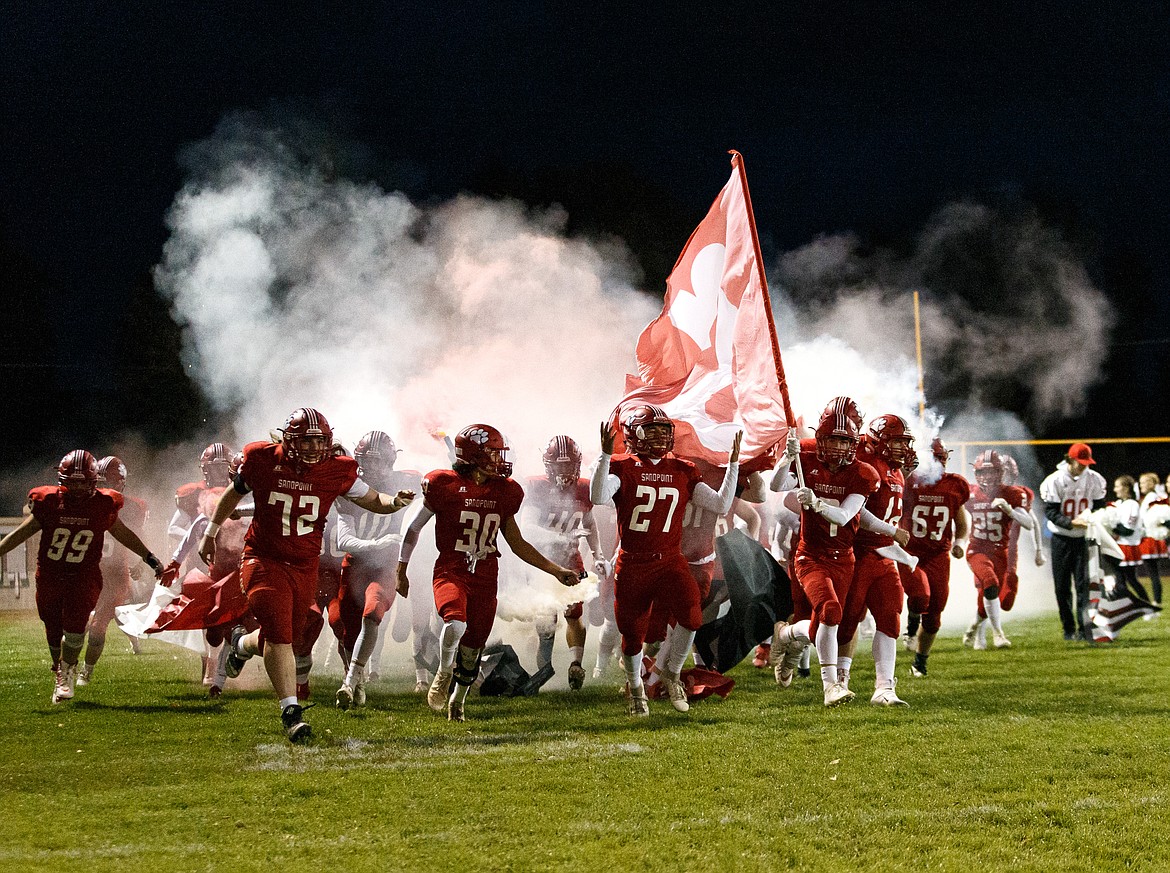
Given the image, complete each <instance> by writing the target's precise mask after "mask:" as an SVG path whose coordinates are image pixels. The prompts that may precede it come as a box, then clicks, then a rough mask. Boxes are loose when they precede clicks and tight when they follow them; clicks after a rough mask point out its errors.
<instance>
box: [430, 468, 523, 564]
mask: <svg viewBox="0 0 1170 873" xmlns="http://www.w3.org/2000/svg"><path fill="white" fill-rule="evenodd" d="M422 492H423V502H424V503H425V504H426V507H427V508H428V509H429V510H431V512H433V513H434V514H435V546H436V547H437V548H438V550H439V557H438V558H437V559H436V561H435V575H436V576H439V575H440V574H442V573H445V572H446V573H455V574H458V575H461V576H467V575H469V574H471V562H470V561H469V558H470V557H471V556H475V571H474V576H475V579H476V580H477V581H482V582H484V583H488V584H492V585H494V584H495V582H496V578H497V576H498V574H499V563H500V552H499V549H497V548H496V536H497V535H498V534H499V532H500V528H501V527H503V526H504V524H505V522H507V520H508V519H509V518H512V517H513V516H515V515H516V513H517V512H519V511H520V503H521V502H522V501H523V500H524V489H523V488H521V487H520V483H519V482H516V481H515V480H513V479H499V478H491V479H488V480H487V481H486V482H484V483H483V484H482V485H476V484H475V482H474V481H473V480H472V479H471V478H470V477H467V476H460V475H459V474H458V473H456V472H455V471H454V470H432V471H431V472H429V473H427V474H426V476H424V477H423V481H422Z"/></svg>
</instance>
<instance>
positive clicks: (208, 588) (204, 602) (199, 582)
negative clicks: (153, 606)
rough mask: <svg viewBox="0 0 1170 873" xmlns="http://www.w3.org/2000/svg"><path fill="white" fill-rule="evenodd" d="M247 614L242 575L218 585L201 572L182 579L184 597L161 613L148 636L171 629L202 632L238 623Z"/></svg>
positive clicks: (229, 576) (228, 577) (221, 580)
mask: <svg viewBox="0 0 1170 873" xmlns="http://www.w3.org/2000/svg"><path fill="white" fill-rule="evenodd" d="M247 611H248V598H247V597H245V596H244V592H243V590H242V589H241V588H240V575H239V572H238V571H232V572H231V573H229V574H228V575H226V576H224V577H223V578H222V579H220V580H219V581H218V582H216V581H212V579H211V577H210V576H208V575H207V574H206V573H203V572H201V571H199V570H191V571H190V572H189V573H188V574H187V575H186V576H184V577H183V590H182V594H180V595H179V596H178V598H176V599H175V600H174V602H172V603H171V604H170V606H168V607H166V608H165V609H163V611H162V612H160V613H159V614H158V618H157V619H155V622H154V624H153V625H151V626H150V627H148V628H147V629H146V633H148V634H156V633H158V632H159V631H168V630H171V631H173V630H201V629H203V628H210V627H217V626H218V625H221V624H227V623H229V622H236V621H238V620H239V619H240V618H241V617H242V616H243V615H244V613H245V612H247Z"/></svg>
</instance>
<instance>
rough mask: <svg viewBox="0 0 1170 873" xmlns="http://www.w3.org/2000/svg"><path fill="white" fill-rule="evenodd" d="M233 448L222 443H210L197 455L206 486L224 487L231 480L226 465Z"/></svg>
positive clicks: (228, 463)
mask: <svg viewBox="0 0 1170 873" xmlns="http://www.w3.org/2000/svg"><path fill="white" fill-rule="evenodd" d="M234 453H235V452H234V450H233V449H231V448H229V447H228V446H226V445H224V444H223V443H212V444H211V445H209V446H208V447H207V448H205V449H204V450H203V454H202V455H200V456H199V469H200V470H202V471H203V483H204V484H205V485H206V486H207V487H208V488H226V487H227V484H228V482H230V481H231V474H230V473H228V466H229V465H230V464H231V462H232V455H233V454H234Z"/></svg>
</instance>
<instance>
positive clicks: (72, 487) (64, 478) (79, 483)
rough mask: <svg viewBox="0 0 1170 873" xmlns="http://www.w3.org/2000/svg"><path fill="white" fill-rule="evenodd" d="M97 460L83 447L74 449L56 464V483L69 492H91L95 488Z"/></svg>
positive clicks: (84, 493)
mask: <svg viewBox="0 0 1170 873" xmlns="http://www.w3.org/2000/svg"><path fill="white" fill-rule="evenodd" d="M97 482H98V469H97V460H95V459H94V456H93V455H91V454H90V453H89V452H87V451H86V450H85V449H75V450H74V451H72V452H70V453H69V454H67V455H66V456H65V457H63V458H62V459H61V463H59V464H58V465H57V484H58V485H60V486H61V487H62V488H64V489H65V490H66V491H68V492H69V493H70V494H78V495H84V496H86V497H88V496H90V495H91V494H93V492H94V490H95V489H96V488H97Z"/></svg>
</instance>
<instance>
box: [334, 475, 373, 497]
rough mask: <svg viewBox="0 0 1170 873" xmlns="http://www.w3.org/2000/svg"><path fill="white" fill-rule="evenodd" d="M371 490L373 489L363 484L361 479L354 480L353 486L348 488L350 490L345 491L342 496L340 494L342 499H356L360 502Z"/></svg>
mask: <svg viewBox="0 0 1170 873" xmlns="http://www.w3.org/2000/svg"><path fill="white" fill-rule="evenodd" d="M372 490H373V489H372V488H371V487H370V486H369V485H367V484H366V483H365V482H363V481H362V480H361V479H355V480H354V482H353V485H351V486H350V489H349V490H348V491H346V492H345V493H344V494H342V495H341V496H342V497H349V498H351V499H352V498H354V497H356V498H357V499H358V500H361V499H362V498H363V497H365V496H366V495H367V494H369V493H370V492H371V491H372Z"/></svg>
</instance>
